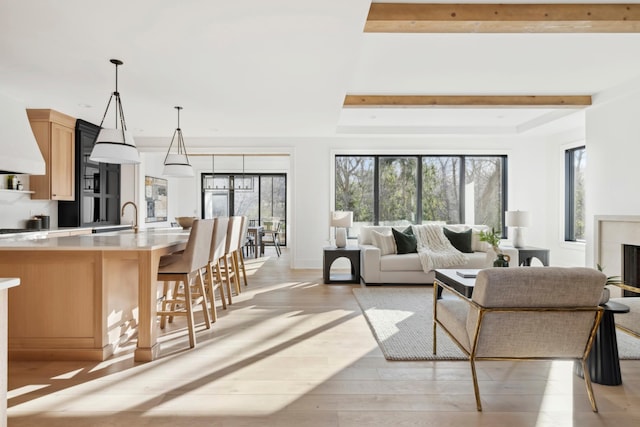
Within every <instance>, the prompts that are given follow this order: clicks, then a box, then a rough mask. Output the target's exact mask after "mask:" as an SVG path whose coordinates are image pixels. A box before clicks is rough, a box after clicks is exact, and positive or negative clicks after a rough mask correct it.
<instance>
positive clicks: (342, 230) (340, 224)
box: [331, 211, 353, 248]
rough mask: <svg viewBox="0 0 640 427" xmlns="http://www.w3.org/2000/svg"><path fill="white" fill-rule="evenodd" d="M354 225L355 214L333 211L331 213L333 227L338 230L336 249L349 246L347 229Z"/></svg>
mask: <svg viewBox="0 0 640 427" xmlns="http://www.w3.org/2000/svg"><path fill="white" fill-rule="evenodd" d="M352 225H353V212H351V211H333V212H331V226H332V227H335V228H336V247H337V248H344V247H345V246H347V228H348V227H351V226H352Z"/></svg>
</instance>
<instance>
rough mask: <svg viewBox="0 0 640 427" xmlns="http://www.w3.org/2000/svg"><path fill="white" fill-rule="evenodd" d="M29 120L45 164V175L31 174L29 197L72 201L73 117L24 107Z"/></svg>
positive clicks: (73, 178)
mask: <svg viewBox="0 0 640 427" xmlns="http://www.w3.org/2000/svg"><path fill="white" fill-rule="evenodd" d="M27 115H28V116H29V123H31V130H32V131H33V134H34V136H35V137H36V141H37V142H38V146H39V147H40V152H41V153H42V157H44V161H45V164H46V173H45V175H31V176H30V177H29V187H30V190H31V191H33V192H34V193H33V194H32V195H31V198H32V199H45V200H75V169H76V168H75V125H76V119H75V118H73V117H70V116H67V115H66V114H62V113H60V112H58V111H55V110H50V109H27Z"/></svg>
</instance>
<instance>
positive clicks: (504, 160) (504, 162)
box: [332, 153, 509, 238]
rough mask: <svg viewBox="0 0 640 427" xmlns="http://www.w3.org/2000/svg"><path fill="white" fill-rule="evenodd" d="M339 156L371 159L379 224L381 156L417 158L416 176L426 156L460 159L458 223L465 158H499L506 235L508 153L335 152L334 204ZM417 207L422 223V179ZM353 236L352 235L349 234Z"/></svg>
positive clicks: (462, 212)
mask: <svg viewBox="0 0 640 427" xmlns="http://www.w3.org/2000/svg"><path fill="white" fill-rule="evenodd" d="M340 157H369V158H372V159H373V178H374V183H373V186H374V189H373V197H374V200H373V210H374V211H373V221H372V223H373V225H379V223H380V203H379V195H380V194H379V191H380V182H379V173H380V169H379V165H380V163H379V162H380V159H382V158H407V157H414V158H416V159H417V170H416V174H417V176H418V177H421V176H422V167H423V159H424V158H427V157H456V158H458V159H459V161H460V168H459V171H458V174H459V177H460V179H459V180H458V186H459V192H458V198H459V204H460V209H459V213H458V216H459V218H458V223H463V222H464V215H465V188H464V186H465V174H466V169H465V166H466V159H467V158H479V157H487V158H499V159H500V167H501V169H502V176H501V182H500V185H501V186H502V190H501V193H502V206H501V219H500V221H501V224H502V235H503V236H506V232H507V227H506V226H505V221H504V212H505V211H506V210H507V209H506V207H507V206H508V171H509V169H508V155H506V154H415V153H402V154H387V153H385V154H368V153H358V154H349V153H339V154H338V153H336V154H334V155H333V177H332V180H333V188H332V191H333V203H334V206H336V202H337V196H338V193H337V191H336V190H337V189H336V166H337V159H338V158H340ZM417 181H418V183H417V209H416V221H415V223H416V224H420V223H422V220H423V209H422V184H423V183H422V179H418V180H417ZM350 238H353V236H350Z"/></svg>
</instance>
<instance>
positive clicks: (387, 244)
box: [371, 230, 397, 255]
mask: <svg viewBox="0 0 640 427" xmlns="http://www.w3.org/2000/svg"><path fill="white" fill-rule="evenodd" d="M371 238H372V239H371V240H373V245H374V246H376V247H377V248H379V249H380V255H389V254H395V253H396V252H397V250H396V239H395V238H394V237H393V234H382V233H380V232H378V231H375V230H372V231H371Z"/></svg>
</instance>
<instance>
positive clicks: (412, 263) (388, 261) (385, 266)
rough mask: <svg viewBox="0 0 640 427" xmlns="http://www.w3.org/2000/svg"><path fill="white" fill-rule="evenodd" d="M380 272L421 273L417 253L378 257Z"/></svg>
mask: <svg viewBox="0 0 640 427" xmlns="http://www.w3.org/2000/svg"><path fill="white" fill-rule="evenodd" d="M380 271H423V270H422V264H421V263H420V257H419V256H418V254H417V253H411V254H402V255H387V256H382V257H380Z"/></svg>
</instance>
